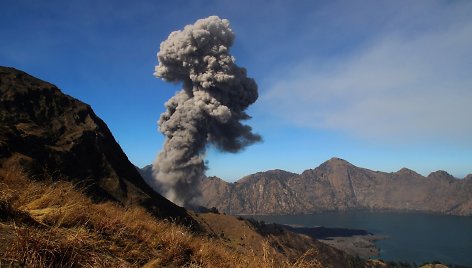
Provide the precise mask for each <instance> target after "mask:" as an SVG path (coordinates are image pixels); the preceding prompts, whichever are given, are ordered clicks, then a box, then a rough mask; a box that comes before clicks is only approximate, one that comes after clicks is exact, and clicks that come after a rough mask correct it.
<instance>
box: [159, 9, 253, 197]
mask: <svg viewBox="0 0 472 268" xmlns="http://www.w3.org/2000/svg"><path fill="white" fill-rule="evenodd" d="M233 41H234V33H233V31H232V30H231V28H230V27H229V21H228V20H226V19H220V18H219V17H217V16H211V17H208V18H206V19H200V20H198V21H197V22H195V24H194V25H187V26H185V28H184V29H183V30H181V31H175V32H172V33H171V34H170V35H169V37H168V38H167V40H165V41H163V42H162V43H161V45H160V51H159V52H158V53H157V58H158V61H159V65H157V66H156V68H155V73H154V75H155V76H156V77H159V78H162V79H163V80H165V81H169V82H174V83H179V82H181V83H182V85H183V86H182V87H183V88H182V90H180V91H179V92H177V93H176V94H175V96H173V97H172V98H170V99H169V100H168V101H167V102H166V104H165V107H166V111H165V112H164V113H162V114H161V116H160V119H159V122H158V124H159V130H160V131H161V132H162V133H163V134H164V135H165V136H166V139H165V143H164V148H163V149H162V151H161V152H160V153H159V155H158V156H157V159H156V160H155V161H154V164H153V174H154V178H155V180H156V185H155V188H157V187H159V188H160V189H161V192H162V193H163V194H164V195H165V196H166V197H167V198H168V199H169V200H171V201H173V202H174V203H176V204H178V205H180V206H192V205H197V204H198V199H199V198H200V192H199V188H198V184H199V182H200V180H201V178H202V176H203V175H204V171H205V163H204V153H205V150H206V147H207V145H213V146H215V147H216V148H218V149H219V150H221V151H226V152H232V153H235V152H238V151H239V150H241V149H243V148H244V147H246V146H247V145H250V144H252V143H254V142H257V141H260V140H261V137H260V136H259V135H257V134H254V133H252V129H251V127H250V126H247V125H244V124H242V123H241V122H242V121H243V120H247V119H249V118H250V116H249V115H247V114H246V112H245V110H246V108H248V106H249V105H251V104H252V103H254V102H255V101H256V99H257V97H258V93H257V84H256V82H255V81H254V80H253V79H252V78H248V77H247V75H246V69H244V68H241V67H238V66H237V65H236V64H235V59H234V57H232V56H231V55H230V54H229V47H230V46H231V45H232V44H233ZM157 185H159V186H157Z"/></svg>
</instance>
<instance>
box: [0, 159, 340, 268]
mask: <svg viewBox="0 0 472 268" xmlns="http://www.w3.org/2000/svg"><path fill="white" fill-rule="evenodd" d="M195 218H196V219H197V220H198V221H199V222H200V223H201V224H202V225H204V226H206V231H205V232H202V233H193V232H192V231H191V230H190V229H188V228H186V227H183V226H181V225H177V224H175V223H172V222H171V221H168V220H159V219H156V218H154V217H153V216H151V215H150V214H149V213H147V212H146V211H145V210H144V209H143V208H141V207H123V206H120V205H118V204H115V203H112V202H105V203H93V202H92V201H91V200H90V199H89V198H88V197H87V196H86V195H84V194H83V193H82V191H79V190H77V189H76V187H74V185H73V184H72V183H70V182H66V181H60V180H59V181H57V178H54V181H53V180H52V179H50V180H41V181H35V180H31V179H30V178H29V177H28V176H27V175H26V174H25V173H23V172H22V171H21V170H20V169H19V168H13V167H9V168H6V169H5V168H4V169H1V170H0V266H1V265H5V264H7V266H18V267H23V266H28V267H105V266H106V267H137V266H147V267H160V266H168V267H181V266H187V267H322V266H326V265H324V264H323V263H324V261H325V260H323V258H322V257H323V256H321V255H320V251H319V249H317V248H316V247H315V248H313V249H310V250H307V252H306V254H304V255H303V254H300V252H302V251H301V250H304V249H308V248H307V246H311V245H312V244H310V243H311V242H308V240H304V239H305V238H302V237H301V236H299V240H293V236H291V235H290V234H280V235H272V234H269V233H266V234H261V232H257V230H256V228H255V227H254V226H253V225H251V224H250V223H248V222H247V221H243V220H238V219H236V218H235V217H231V216H226V215H218V214H198V215H195ZM231 230H232V231H231ZM285 240H293V241H295V242H293V241H292V243H293V244H292V245H288V246H287V243H286V242H287V241H285ZM297 243H298V244H297ZM303 245H304V246H303ZM315 246H316V245H315ZM339 256H341V255H339ZM344 257H345V256H344ZM344 257H343V259H344ZM329 266H331V265H329Z"/></svg>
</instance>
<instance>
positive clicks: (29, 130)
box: [0, 67, 187, 219]
mask: <svg viewBox="0 0 472 268" xmlns="http://www.w3.org/2000/svg"><path fill="white" fill-rule="evenodd" d="M15 164H20V165H21V166H22V167H24V168H26V169H27V171H28V172H29V173H30V174H31V176H32V177H34V178H39V179H40V178H42V177H44V175H45V174H48V176H50V177H52V178H53V179H66V180H71V181H74V182H77V183H78V184H79V185H80V186H82V187H85V189H86V191H87V193H88V194H89V195H90V196H91V197H92V198H93V199H94V200H96V201H101V200H113V201H118V202H120V203H122V204H140V205H143V206H145V207H146V208H148V209H149V210H150V211H151V212H152V213H153V214H155V215H158V216H162V217H174V218H180V219H187V214H186V211H185V210H184V209H183V208H180V207H178V206H176V205H174V204H173V203H171V202H170V201H168V200H167V199H165V198H163V197H162V196H161V195H159V194H157V193H155V192H154V191H153V190H152V189H151V188H150V187H149V186H148V185H147V184H146V183H145V182H144V180H143V179H142V178H141V176H140V175H139V173H138V172H137V171H136V169H135V168H134V166H133V165H132V164H131V163H130V162H129V160H128V158H127V157H126V155H125V154H124V152H123V151H122V149H121V148H120V146H119V145H118V144H117V142H116V141H115V139H114V138H113V136H112V134H111V132H110V130H109V129H108V127H107V126H106V124H105V123H104V122H103V121H102V120H101V119H100V118H98V117H97V116H96V115H95V113H94V112H93V110H92V108H91V107H90V106H89V105H87V104H84V103H82V102H80V101H78V100H76V99H74V98H72V97H70V96H67V95H65V94H63V93H62V92H61V91H60V90H59V89H58V88H57V87H56V86H54V85H52V84H50V83H47V82H44V81H41V80H39V79H37V78H34V77H32V76H30V75H28V74H26V73H24V72H22V71H18V70H16V69H13V68H7V67H0V165H1V167H6V166H8V165H15Z"/></svg>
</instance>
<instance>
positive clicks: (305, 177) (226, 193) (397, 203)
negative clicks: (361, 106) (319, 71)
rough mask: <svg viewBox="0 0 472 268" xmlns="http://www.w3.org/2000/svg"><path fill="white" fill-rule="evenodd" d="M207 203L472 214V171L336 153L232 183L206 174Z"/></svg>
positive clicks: (259, 210)
mask: <svg viewBox="0 0 472 268" xmlns="http://www.w3.org/2000/svg"><path fill="white" fill-rule="evenodd" d="M201 190H202V196H203V200H202V202H203V205H204V206H207V207H216V208H217V209H218V210H219V211H220V212H225V213H228V214H303V213H316V212H321V211H346V210H377V211H379V210H394V211H421V212H428V213H441V214H452V215H472V175H468V176H467V177H466V178H464V179H456V178H454V177H453V176H451V175H450V174H448V173H447V172H445V171H437V172H433V173H431V174H430V175H429V176H427V177H424V176H422V175H420V174H418V173H416V172H414V171H412V170H410V169H407V168H403V169H401V170H399V171H397V172H393V173H385V172H379V171H372V170H369V169H365V168H359V167H356V166H354V165H352V164H350V163H349V162H347V161H345V160H342V159H339V158H332V159H330V160H328V161H326V162H325V163H323V164H321V165H320V166H319V167H317V168H315V169H309V170H306V171H304V172H303V173H301V174H294V173H289V172H286V171H282V170H271V171H267V172H259V173H256V174H253V175H249V176H246V177H244V178H242V179H241V180H239V181H237V182H234V183H227V182H225V181H223V180H221V179H219V178H216V177H210V178H204V179H203V180H202V183H201Z"/></svg>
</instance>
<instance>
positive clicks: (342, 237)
mask: <svg viewBox="0 0 472 268" xmlns="http://www.w3.org/2000/svg"><path fill="white" fill-rule="evenodd" d="M283 226H284V227H285V228H286V229H288V230H290V231H292V232H295V233H300V234H304V235H307V236H310V237H311V238H314V239H316V240H318V241H320V242H322V243H324V244H327V245H329V246H332V247H334V248H336V249H339V250H341V251H344V252H346V253H348V254H350V255H352V256H359V257H361V258H365V259H368V258H376V257H379V255H380V249H379V248H378V247H377V246H376V244H375V241H377V240H381V239H388V238H389V237H388V236H383V235H374V234H372V233H369V232H368V231H366V230H361V229H349V228H330V227H324V226H314V227H306V226H299V225H283Z"/></svg>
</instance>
